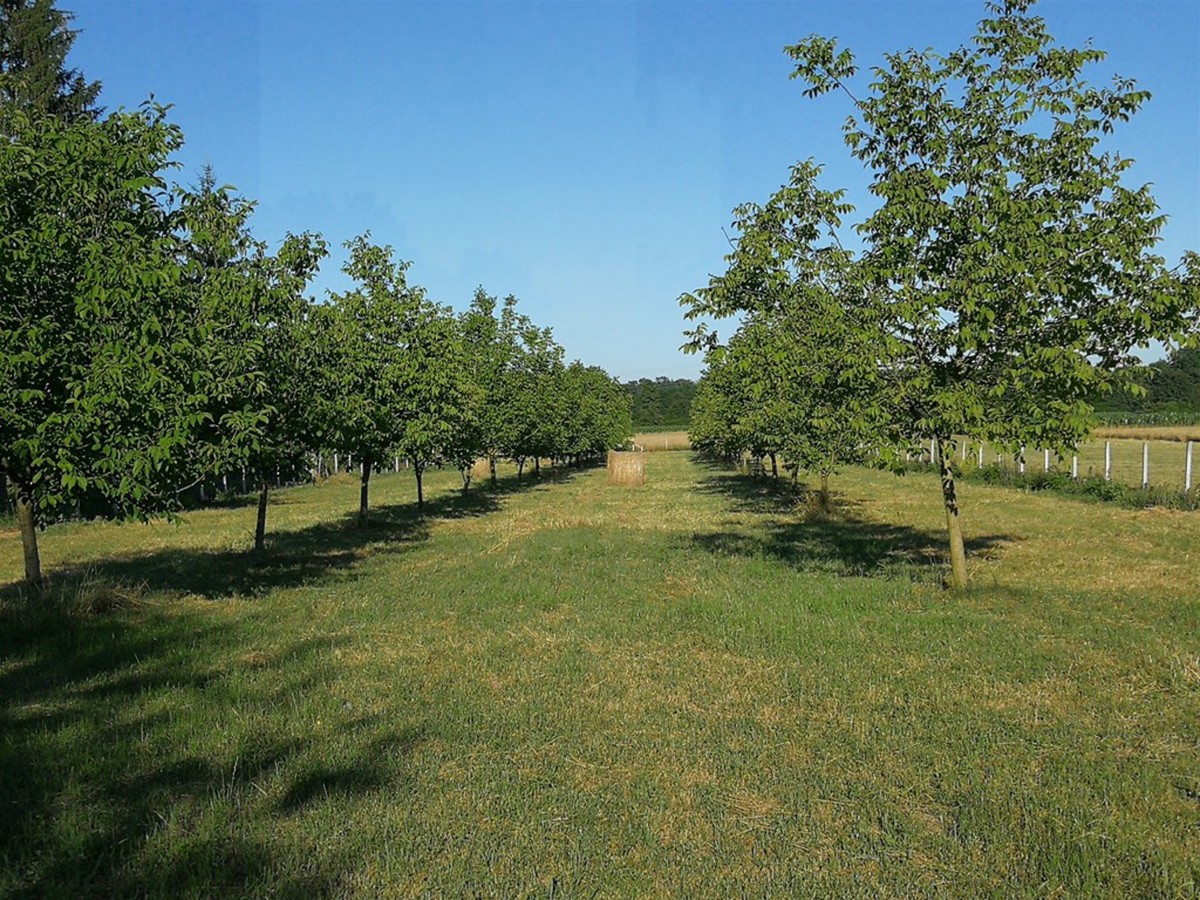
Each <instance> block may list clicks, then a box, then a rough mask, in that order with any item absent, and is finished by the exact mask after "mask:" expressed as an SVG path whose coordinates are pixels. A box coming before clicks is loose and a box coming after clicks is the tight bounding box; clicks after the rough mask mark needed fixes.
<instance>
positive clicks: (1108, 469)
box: [1104, 441, 1112, 481]
mask: <svg viewBox="0 0 1200 900" xmlns="http://www.w3.org/2000/svg"><path fill="white" fill-rule="evenodd" d="M1104 480H1105V481H1112V441H1105V442H1104Z"/></svg>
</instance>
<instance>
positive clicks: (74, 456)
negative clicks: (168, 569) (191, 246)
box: [0, 106, 207, 583]
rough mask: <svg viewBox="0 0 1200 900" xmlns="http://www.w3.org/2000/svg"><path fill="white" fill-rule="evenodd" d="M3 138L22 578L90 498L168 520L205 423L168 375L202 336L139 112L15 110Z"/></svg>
mask: <svg viewBox="0 0 1200 900" xmlns="http://www.w3.org/2000/svg"><path fill="white" fill-rule="evenodd" d="M10 124H11V125H12V126H13V130H12V137H11V138H10V139H9V140H3V141H0V470H3V471H4V473H5V475H6V477H7V478H8V479H9V480H10V481H12V482H13V483H14V484H15V486H16V491H17V508H18V518H19V522H20V530H21V537H22V542H23V545H24V548H25V577H26V580H27V581H29V582H31V583H37V582H40V581H41V578H42V575H41V563H40V558H39V553H38V546H37V529H38V527H41V526H44V525H45V524H47V522H48V521H50V520H51V518H52V517H53V516H54V515H55V512H56V511H57V510H60V509H62V508H64V507H66V506H68V505H70V504H71V503H72V502H74V501H75V500H77V499H78V498H79V497H81V496H82V495H83V494H84V493H85V492H88V491H93V492H96V493H98V494H99V495H101V496H103V497H105V498H106V499H107V500H108V501H110V502H111V503H112V504H113V507H114V510H115V511H116V512H117V513H119V514H124V515H138V516H145V515H148V514H150V513H152V512H156V511H160V510H164V509H170V508H171V506H172V504H173V502H174V496H175V488H176V487H178V485H179V484H180V483H182V477H183V475H184V473H185V472H186V463H187V448H188V446H189V445H190V443H191V442H192V441H193V440H194V435H195V433H196V431H197V429H198V428H199V427H200V426H201V424H202V423H203V422H204V420H205V415H206V414H205V410H204V408H205V403H206V399H207V398H206V395H205V390H206V389H207V388H206V386H205V385H203V384H201V383H197V382H193V381H192V379H191V378H190V377H189V378H188V379H186V380H181V379H179V378H177V377H176V373H177V359H179V358H181V357H188V356H190V355H193V354H195V353H196V348H197V346H198V344H199V342H200V341H201V340H202V334H200V333H199V332H198V329H197V326H196V323H195V321H194V316H193V315H192V310H190V309H189V308H188V307H187V305H186V304H185V303H183V302H181V299H182V297H183V292H182V290H181V279H182V274H181V270H180V267H179V265H178V238H177V235H176V216H175V214H174V213H172V212H171V210H170V208H169V204H168V193H167V185H166V183H165V181H164V180H163V172H164V170H165V168H166V167H167V165H168V162H167V161H168V158H169V157H170V155H171V154H172V153H173V152H174V151H175V150H177V149H178V148H179V146H180V144H181V142H182V136H181V134H180V132H179V129H178V128H177V127H175V126H173V125H171V124H169V123H168V122H167V121H166V118H165V111H164V110H162V109H161V108H159V107H154V106H146V107H143V108H142V109H141V110H140V111H138V112H134V113H124V112H123V113H117V114H114V115H111V116H109V117H108V118H107V119H105V120H104V121H102V122H95V123H94V122H90V121H87V120H80V121H77V122H74V123H71V124H66V123H64V122H62V121H61V120H59V119H56V118H54V117H39V118H36V119H31V118H29V117H28V116H26V115H25V114H24V113H23V112H21V111H17V112H16V113H15V114H14V115H13V116H12V118H11V119H10Z"/></svg>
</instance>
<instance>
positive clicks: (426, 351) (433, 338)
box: [396, 289, 478, 509]
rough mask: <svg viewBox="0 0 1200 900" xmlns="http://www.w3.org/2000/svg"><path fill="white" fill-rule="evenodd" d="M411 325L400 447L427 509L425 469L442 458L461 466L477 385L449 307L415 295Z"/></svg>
mask: <svg viewBox="0 0 1200 900" xmlns="http://www.w3.org/2000/svg"><path fill="white" fill-rule="evenodd" d="M411 299H412V309H411V312H410V316H411V327H410V328H409V330H408V333H407V335H406V336H405V338H404V341H403V343H402V344H401V351H402V358H403V360H404V364H405V367H406V371H405V374H404V377H403V379H402V385H403V387H402V388H401V390H400V394H399V397H397V401H398V408H397V416H398V419H399V426H400V428H399V433H398V439H397V443H396V449H397V450H398V451H399V452H400V453H401V455H403V456H404V457H405V458H406V459H408V461H409V463H410V464H411V466H412V470H413V474H414V475H415V476H416V480H417V508H418V509H423V508H424V507H425V491H424V485H423V477H424V473H425V470H426V469H427V468H428V467H429V466H430V465H432V464H434V463H436V462H438V461H440V460H441V459H442V458H443V457H449V458H451V459H452V460H455V461H456V465H458V466H460V467H461V466H462V464H463V461H464V460H463V456H464V453H463V452H461V451H459V452H456V449H455V443H456V442H457V440H458V439H459V437H460V436H462V435H463V434H464V433H465V432H466V430H467V428H468V427H469V425H470V423H471V418H472V415H473V413H474V411H475V409H476V406H477V404H476V403H475V397H476V393H477V390H478V388H477V387H476V385H475V384H474V383H473V382H472V381H471V379H470V377H469V357H468V355H467V352H466V349H465V347H464V346H463V341H462V334H461V332H460V330H459V328H458V320H457V319H456V318H455V317H454V315H453V313H452V312H451V310H450V309H449V308H447V307H444V306H441V305H440V304H437V303H433V302H431V301H430V300H429V299H428V298H427V297H426V296H425V295H424V292H423V291H420V290H419V289H415V290H414V291H413V293H412V297H411Z"/></svg>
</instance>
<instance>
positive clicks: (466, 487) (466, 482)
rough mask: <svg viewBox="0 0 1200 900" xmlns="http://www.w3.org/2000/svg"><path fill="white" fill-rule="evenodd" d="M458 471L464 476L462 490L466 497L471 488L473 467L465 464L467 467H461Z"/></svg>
mask: <svg viewBox="0 0 1200 900" xmlns="http://www.w3.org/2000/svg"><path fill="white" fill-rule="evenodd" d="M458 473H459V474H460V475H461V476H462V483H463V488H462V491H463V496H464V497H465V496H466V495H467V493H468V492H470V490H471V467H470V466H465V467H463V468H461V469H459V470H458Z"/></svg>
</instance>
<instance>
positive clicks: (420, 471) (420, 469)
mask: <svg viewBox="0 0 1200 900" xmlns="http://www.w3.org/2000/svg"><path fill="white" fill-rule="evenodd" d="M413 471H414V472H415V473H416V475H417V509H424V508H425V486H424V482H423V481H422V479H421V476H422V475H424V474H425V467H424V466H422V465H418V464H417V463H416V462H414V463H413Z"/></svg>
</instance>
